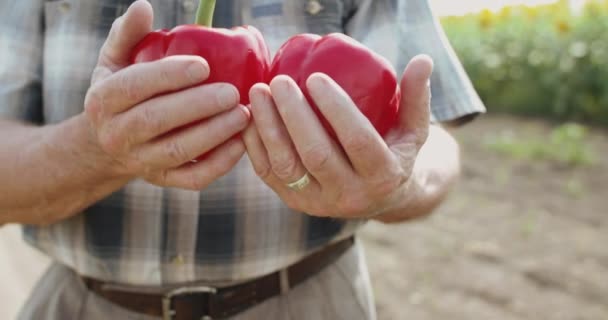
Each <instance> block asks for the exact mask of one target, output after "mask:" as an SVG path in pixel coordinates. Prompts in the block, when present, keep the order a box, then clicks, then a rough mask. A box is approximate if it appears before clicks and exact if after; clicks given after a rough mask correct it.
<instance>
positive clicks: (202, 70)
mask: <svg viewBox="0 0 608 320" xmlns="http://www.w3.org/2000/svg"><path fill="white" fill-rule="evenodd" d="M186 74H187V75H188V77H190V80H192V81H193V82H198V81H202V80H203V78H204V77H205V76H206V74H207V68H206V67H205V65H203V64H202V63H200V62H193V63H190V65H189V66H188V68H187V69H186Z"/></svg>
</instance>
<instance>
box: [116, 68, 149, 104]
mask: <svg viewBox="0 0 608 320" xmlns="http://www.w3.org/2000/svg"><path fill="white" fill-rule="evenodd" d="M118 84H119V85H120V91H121V94H122V95H123V96H124V97H126V98H127V99H128V100H130V101H139V97H140V95H141V92H142V87H143V81H141V79H135V78H134V77H132V76H129V75H127V74H124V73H123V74H122V75H121V76H120V77H119V81H118Z"/></svg>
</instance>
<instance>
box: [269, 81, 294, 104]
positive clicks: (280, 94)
mask: <svg viewBox="0 0 608 320" xmlns="http://www.w3.org/2000/svg"><path fill="white" fill-rule="evenodd" d="M270 88H271V91H272V95H273V96H274V97H276V98H278V99H282V98H286V97H288V96H289V91H290V90H289V89H290V81H289V79H288V78H286V77H281V78H279V79H275V80H273V81H272V83H271V85H270Z"/></svg>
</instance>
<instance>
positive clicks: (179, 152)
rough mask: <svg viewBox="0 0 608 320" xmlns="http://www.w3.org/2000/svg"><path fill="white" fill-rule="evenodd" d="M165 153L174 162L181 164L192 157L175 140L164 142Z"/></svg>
mask: <svg viewBox="0 0 608 320" xmlns="http://www.w3.org/2000/svg"><path fill="white" fill-rule="evenodd" d="M165 154H166V155H167V157H169V159H171V160H172V161H173V162H175V163H176V164H183V163H185V162H187V161H190V160H191V159H192V158H193V157H191V156H190V155H189V154H188V152H186V149H185V148H184V146H183V145H182V144H181V143H179V142H178V141H175V140H171V141H169V142H166V143H165Z"/></svg>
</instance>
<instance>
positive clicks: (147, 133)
mask: <svg viewBox="0 0 608 320" xmlns="http://www.w3.org/2000/svg"><path fill="white" fill-rule="evenodd" d="M151 30H152V8H151V6H150V5H149V4H148V3H147V2H146V1H136V2H135V3H134V4H133V5H131V7H130V8H129V10H128V11H127V12H126V13H125V14H124V15H123V16H122V17H120V18H119V19H118V20H116V21H115V22H114V24H113V25H112V29H111V31H110V35H109V37H108V39H107V40H106V42H105V44H104V45H103V47H102V49H101V52H100V56H99V61H98V65H97V67H96V68H95V71H94V73H93V77H92V82H91V87H90V88H89V90H88V92H87V95H86V100H85V112H84V114H85V115H86V119H87V120H88V121H83V123H86V125H88V126H90V130H89V131H90V133H91V139H89V140H90V143H91V146H90V147H92V148H89V150H97V151H98V152H92V153H91V157H92V159H89V160H92V161H100V160H101V161H103V162H104V163H110V164H111V165H110V166H109V168H110V169H109V170H110V171H111V172H110V174H113V175H118V176H129V177H133V178H135V177H140V178H143V179H146V180H147V181H149V182H151V183H153V184H156V185H159V186H167V187H178V188H185V189H192V190H200V189H203V188H204V187H206V186H207V185H208V184H210V183H211V182H213V181H214V180H215V179H217V178H219V177H220V176H222V175H224V174H225V173H227V172H228V171H229V170H230V169H231V168H232V167H233V166H234V165H235V164H236V163H237V162H238V160H239V159H240V158H241V157H242V155H243V154H244V152H245V147H244V145H243V142H242V141H241V139H240V138H232V139H231V137H233V136H235V135H237V134H238V133H239V132H240V131H242V130H243V129H245V128H246V126H247V124H248V122H249V119H250V113H249V110H248V109H247V108H246V107H245V106H242V105H239V94H238V91H237V89H236V88H235V87H234V86H232V85H230V84H226V83H214V84H206V85H200V83H201V82H202V81H204V80H205V79H206V78H207V77H208V76H209V65H208V64H207V62H206V61H205V60H204V59H202V58H200V57H195V56H174V57H168V58H165V59H162V60H159V61H155V62H147V63H140V64H135V65H129V55H130V52H131V50H132V49H133V47H134V46H135V45H136V44H137V43H138V42H139V41H140V40H141V39H142V38H143V37H144V36H145V35H146V34H147V33H148V32H150V31H151ZM202 154H206V156H205V157H204V158H203V159H202V160H200V161H198V162H192V161H191V160H193V159H196V158H197V157H198V156H200V155H202Z"/></svg>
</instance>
